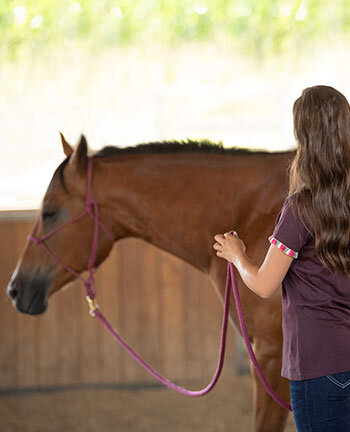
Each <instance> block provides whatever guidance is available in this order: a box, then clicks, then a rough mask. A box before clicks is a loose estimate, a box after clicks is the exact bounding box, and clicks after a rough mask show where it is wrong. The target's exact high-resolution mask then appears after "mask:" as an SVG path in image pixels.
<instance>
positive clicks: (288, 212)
mask: <svg viewBox="0 0 350 432" xmlns="http://www.w3.org/2000/svg"><path fill="white" fill-rule="evenodd" d="M293 204H294V200H293V199H292V198H291V197H287V198H286V199H285V201H284V203H283V206H282V209H281V211H280V212H279V214H278V216H277V218H276V222H275V228H274V230H273V233H272V235H271V236H270V237H269V238H268V240H269V242H270V243H271V244H273V245H275V246H277V247H278V248H279V249H281V250H282V251H283V252H284V253H285V254H287V255H289V256H291V257H293V258H298V255H299V251H300V249H301V248H302V247H303V246H304V245H305V243H306V242H307V239H308V237H309V232H308V230H307V229H306V228H305V226H304V225H303V223H302V221H301V220H300V218H299V216H298V213H297V209H296V208H295V207H294V205H293Z"/></svg>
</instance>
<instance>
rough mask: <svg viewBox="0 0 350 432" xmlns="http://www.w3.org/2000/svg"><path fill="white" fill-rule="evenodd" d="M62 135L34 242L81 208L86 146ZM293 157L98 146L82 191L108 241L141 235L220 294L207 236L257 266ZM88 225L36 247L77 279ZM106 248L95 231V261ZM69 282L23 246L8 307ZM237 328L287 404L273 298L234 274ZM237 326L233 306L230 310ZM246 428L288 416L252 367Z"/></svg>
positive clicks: (29, 305)
mask: <svg viewBox="0 0 350 432" xmlns="http://www.w3.org/2000/svg"><path fill="white" fill-rule="evenodd" d="M61 138H62V145H63V149H64V152H65V154H66V159H65V160H64V161H63V163H61V165H60V166H59V167H58V168H57V170H56V171H55V173H54V175H53V178H52V180H51V183H50V185H49V187H48V189H47V192H46V194H45V197H44V199H43V203H42V208H41V212H40V214H39V216H38V219H37V221H36V223H35V226H34V230H33V233H32V235H33V236H35V237H37V238H38V237H41V236H42V235H43V234H45V233H47V232H49V231H51V230H52V229H53V228H55V227H56V226H58V225H60V224H62V223H64V222H65V221H67V220H69V219H70V218H71V217H74V216H75V215H77V214H79V213H80V212H81V211H83V210H84V205H85V195H86V167H87V150H88V149H87V143H86V140H85V138H84V137H81V140H80V143H79V145H78V146H77V147H76V148H75V149H74V150H73V149H72V147H71V146H70V145H69V144H68V143H67V142H66V141H65V139H64V137H63V136H61ZM294 156H295V151H287V152H279V153H269V152H265V151H250V150H246V149H240V148H230V149H225V148H223V147H222V146H220V145H217V144H213V143H210V142H209V141H200V142H193V141H189V142H187V143H183V142H175V141H173V142H164V143H149V144H140V145H138V146H136V147H128V148H118V147H107V148H105V149H103V150H101V151H99V152H97V153H96V154H95V155H94V156H93V181H92V192H93V196H94V198H95V199H96V201H97V203H98V205H99V210H100V218H101V221H102V223H103V224H104V225H105V226H106V227H107V229H108V230H109V231H110V232H112V233H113V234H114V236H115V239H116V240H119V239H122V238H125V237H138V238H141V239H143V240H145V241H147V242H149V243H151V244H153V245H155V246H157V247H159V248H161V249H163V250H165V251H167V252H169V253H172V254H174V255H176V256H177V257H179V258H181V259H183V260H184V261H186V262H188V263H190V264H192V265H193V266H194V267H196V268H197V269H199V270H200V271H202V272H203V273H204V274H206V275H207V276H208V277H209V278H210V279H211V281H212V283H213V285H214V287H215V289H216V290H217V292H218V293H219V294H220V296H221V298H223V293H224V287H225V279H226V261H224V260H222V259H221V258H219V257H217V256H216V254H215V250H214V249H213V243H215V240H214V235H215V234H217V233H224V232H226V231H228V230H230V229H235V230H236V231H237V232H238V234H239V236H240V237H241V238H242V239H243V241H244V243H245V245H246V253H247V254H248V256H249V257H250V258H251V259H252V260H253V261H255V262H256V263H262V261H263V259H264V257H265V255H266V252H267V250H268V247H269V242H268V236H269V235H271V234H272V231H273V228H274V224H275V220H276V217H277V214H278V212H279V210H280V208H281V207H282V204H283V200H284V199H285V197H286V195H287V192H288V181H287V176H286V169H287V166H288V164H289V163H290V161H291V160H292V159H293V158H294ZM92 233H93V221H92V219H91V218H90V217H89V216H85V217H83V218H82V219H80V220H79V221H77V222H75V223H73V224H71V225H69V226H67V227H66V228H64V229H63V230H62V231H60V232H58V233H57V234H55V235H54V236H52V237H50V238H49V239H48V240H47V241H46V244H47V246H48V247H49V248H50V249H51V250H53V251H54V253H55V254H56V255H57V256H58V257H60V258H61V259H62V260H63V261H64V262H65V263H66V264H68V265H69V266H70V267H72V268H73V269H74V270H75V271H76V272H78V273H80V272H82V271H83V270H85V269H86V268H87V263H88V258H89V252H90V245H91V241H92ZM111 248H112V244H111V241H110V239H109V238H108V236H107V235H106V234H105V233H104V232H103V231H102V230H101V232H100V238H99V244H98V251H97V263H98V264H99V263H101V262H102V261H103V260H104V259H105V258H106V257H107V256H108V254H109V252H110V250H111ZM71 280H72V276H71V274H69V273H68V272H67V271H66V270H64V268H63V267H61V266H60V265H59V264H58V263H57V262H56V261H55V260H54V259H53V258H51V257H50V256H49V255H48V254H46V253H45V251H44V250H43V249H42V248H40V247H38V246H37V245H35V244H33V243H27V245H26V247H25V249H24V252H23V255H22V257H21V259H20V261H19V263H18V265H17V268H16V270H15V272H14V274H13V276H12V279H11V281H10V283H9V285H8V294H9V295H10V297H11V298H12V299H13V302H14V305H15V306H16V307H17V309H18V310H19V311H21V312H24V313H29V314H39V313H42V312H44V311H45V310H46V308H47V305H48V297H49V296H50V295H51V294H52V293H54V292H55V291H57V290H59V289H60V288H61V287H63V286H64V285H65V284H67V283H68V282H69V281H71ZM237 281H238V284H239V289H240V295H241V299H242V305H243V310H244V313H245V317H246V325H247V330H248V333H249V336H250V339H251V341H252V342H253V346H254V349H255V353H256V356H257V359H258V361H259V363H260V366H261V368H262V370H263V373H264V374H265V376H266V378H267V380H268V381H269V383H270V385H271V386H272V388H273V389H274V390H275V391H276V392H277V394H278V395H279V396H280V397H281V398H282V399H284V400H286V401H289V382H288V380H287V379H285V378H283V377H281V375H280V372H281V356H282V328H281V318H282V316H281V315H282V312H281V297H280V295H281V292H280V290H279V291H277V292H276V294H275V295H273V296H272V297H270V298H269V299H262V298H260V297H258V296H257V295H255V294H254V293H253V292H252V291H250V290H249V289H247V287H245V286H244V284H243V282H242V280H241V278H240V277H239V273H238V272H237ZM230 313H231V318H232V320H233V322H234V324H235V326H236V327H237V328H238V329H239V324H238V319H237V315H236V311H235V309H234V306H232V309H231V311H230ZM252 376H253V379H254V387H253V388H254V420H255V429H254V430H255V431H259V432H281V431H283V430H284V427H285V423H286V420H287V415H288V412H287V411H286V410H284V409H283V408H281V407H280V406H279V405H278V404H277V403H276V402H274V401H273V400H272V398H271V397H270V396H269V395H268V393H266V391H265V389H264V388H263V386H262V385H261V383H260V381H259V379H258V377H257V376H256V374H255V371H254V370H253V369H252Z"/></svg>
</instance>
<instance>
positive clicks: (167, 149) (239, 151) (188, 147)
mask: <svg viewBox="0 0 350 432" xmlns="http://www.w3.org/2000/svg"><path fill="white" fill-rule="evenodd" d="M142 153H153V154H154V153H216V154H230V155H254V154H271V152H269V151H267V150H254V149H246V148H240V147H229V148H225V147H224V146H223V144H222V142H221V141H220V142H218V143H215V142H213V141H210V140H207V139H203V140H196V141H195V140H191V139H187V140H185V141H175V140H173V141H161V142H149V143H141V144H138V145H136V146H130V147H115V146H107V147H104V148H103V149H101V150H99V151H97V152H96V153H95V154H94V158H108V157H112V156H117V155H119V154H142ZM278 153H285V152H278ZM274 154H277V153H275V152H274Z"/></svg>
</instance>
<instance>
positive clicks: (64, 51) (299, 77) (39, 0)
mask: <svg viewBox="0 0 350 432" xmlns="http://www.w3.org/2000/svg"><path fill="white" fill-rule="evenodd" d="M349 32H350V0H332V1H329V0H328V1H326V0H166V1H165V0H81V1H74V0H12V1H10V0H2V1H0V38H1V43H0V94H1V98H0V146H1V157H0V209H3V210H4V209H23V208H24V209H26V208H37V207H38V206H39V205H40V200H41V196H42V194H43V193H44V191H45V189H46V186H47V184H48V182H49V180H50V176H51V174H52V172H53V170H54V168H55V167H56V166H57V165H58V163H59V162H60V161H61V160H62V158H63V154H62V151H61V148H60V144H59V134H58V131H59V130H61V131H62V132H63V133H64V134H65V136H66V138H67V139H68V141H70V142H71V143H72V144H75V143H76V142H77V140H78V138H79V135H80V134H81V133H82V132H83V133H84V134H85V135H86V136H87V139H88V142H89V145H90V147H91V148H92V149H98V148H101V147H102V146H104V145H108V144H112V145H118V146H121V147H123V146H128V145H135V144H137V143H139V142H147V141H151V140H165V139H185V138H192V139H196V138H208V139H211V140H214V141H222V142H223V144H224V146H226V147H230V146H234V145H235V146H239V147H249V148H256V149H260V148H264V149H268V150H271V151H274V150H283V149H287V148H292V147H294V145H295V143H294V137H293V131H292V115H291V109H292V104H293V102H294V100H295V99H296V98H297V97H298V96H299V95H300V93H301V91H302V89H303V88H305V87H307V86H310V85H315V84H328V85H332V86H334V87H336V88H337V89H338V90H340V91H341V92H343V93H344V94H345V96H348V94H349V92H350V81H349V78H348V77H349V76H350V61H349V60H348V58H349V56H348V52H349Z"/></svg>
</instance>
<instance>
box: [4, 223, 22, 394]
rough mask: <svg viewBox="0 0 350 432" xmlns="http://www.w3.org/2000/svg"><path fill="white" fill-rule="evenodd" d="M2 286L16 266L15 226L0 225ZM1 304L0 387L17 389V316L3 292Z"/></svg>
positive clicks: (9, 224)
mask: <svg viewBox="0 0 350 432" xmlns="http://www.w3.org/2000/svg"><path fill="white" fill-rule="evenodd" d="M0 238H1V248H0V262H1V266H0V286H1V287H3V288H4V287H6V286H7V284H8V282H9V280H10V278H11V274H12V272H13V270H14V268H15V266H16V260H17V254H16V250H15V247H16V233H15V224H13V223H11V222H1V223H0ZM2 293H3V297H2V299H1V300H2V301H1V302H0V328H1V329H2V331H1V333H0V343H1V346H2V347H4V349H2V350H0V369H1V374H0V387H2V388H4V387H15V386H16V385H17V355H18V353H17V351H18V345H17V314H18V312H17V311H16V310H15V308H14V307H13V306H12V304H11V303H12V302H11V300H10V298H9V297H7V296H6V294H5V292H4V290H2Z"/></svg>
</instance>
